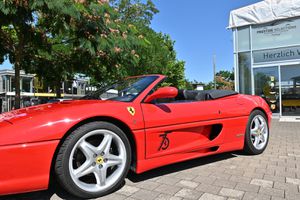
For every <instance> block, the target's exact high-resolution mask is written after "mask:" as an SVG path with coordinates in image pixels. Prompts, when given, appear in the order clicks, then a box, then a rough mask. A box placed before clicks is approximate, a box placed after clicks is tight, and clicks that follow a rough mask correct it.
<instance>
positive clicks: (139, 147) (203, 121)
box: [0, 75, 272, 195]
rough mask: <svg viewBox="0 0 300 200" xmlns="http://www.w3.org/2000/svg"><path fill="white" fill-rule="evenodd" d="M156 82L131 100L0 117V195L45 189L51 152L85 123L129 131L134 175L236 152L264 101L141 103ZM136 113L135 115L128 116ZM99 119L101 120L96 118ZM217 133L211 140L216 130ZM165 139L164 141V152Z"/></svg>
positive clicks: (80, 102)
mask: <svg viewBox="0 0 300 200" xmlns="http://www.w3.org/2000/svg"><path fill="white" fill-rule="evenodd" d="M156 76H157V77H158V78H157V79H156V80H155V81H154V82H153V83H152V84H151V85H150V86H149V87H147V88H146V89H145V90H144V91H143V92H142V93H141V94H140V95H139V96H138V97H137V98H136V99H134V101H132V102H117V101H100V100H77V101H64V102H59V103H53V104H45V105H40V106H34V107H29V108H25V109H20V110H15V111H12V112H9V113H5V114H2V115H0V158H1V160H0V195H4V194H11V193H22V192H28V191H35V190H42V189H46V188H47V187H48V184H49V177H50V169H51V163H52V161H53V159H55V151H56V150H57V149H58V148H59V144H60V142H61V141H62V140H63V138H64V136H65V135H66V134H69V133H70V131H71V130H73V128H74V127H76V126H77V125H78V124H80V123H83V122H84V121H85V120H93V119H98V120H99V119H102V120H107V119H111V120H115V121H118V122H119V123H122V124H124V125H126V126H127V127H128V129H130V134H132V136H133V138H134V143H135V149H133V152H134V154H135V156H134V157H135V158H136V159H135V162H134V163H133V168H134V170H135V172H136V173H142V172H145V171H147V170H150V169H153V168H156V167H160V166H163V165H167V164H171V163H175V162H179V161H184V160H189V159H193V158H197V157H201V156H207V155H212V154H217V153H221V152H226V151H233V150H240V149H242V148H243V146H244V134H245V130H246V125H247V122H248V117H249V114H250V113H251V111H253V110H254V109H261V110H262V111H264V112H265V113H266V115H267V117H268V121H269V123H270V121H271V114H272V113H271V111H270V109H269V107H268V105H267V104H266V102H265V101H264V100H263V99H262V98H260V97H256V96H247V95H233V96H229V97H225V98H221V99H218V100H210V101H195V102H182V103H166V104H150V103H143V100H144V99H145V98H146V97H147V95H148V94H149V92H150V91H151V90H152V89H153V88H154V87H155V86H156V85H157V84H158V83H160V82H161V81H162V80H163V79H164V78H165V77H164V76H161V75H156ZM128 107H133V108H134V109H135V114H134V115H132V114H130V112H128ZM99 117H100V118H99ZM220 127H221V131H220V132H219V133H218V134H217V135H216V137H215V138H213V139H212V138H211V134H212V133H213V132H214V129H215V128H220ZM165 137H167V139H168V140H169V143H168V148H166V149H164V145H166V144H165V143H164V140H165Z"/></svg>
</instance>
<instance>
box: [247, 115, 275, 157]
mask: <svg viewBox="0 0 300 200" xmlns="http://www.w3.org/2000/svg"><path fill="white" fill-rule="evenodd" d="M269 134H270V131H269V125H268V120H267V117H266V115H265V114H264V113H263V112H262V111H260V110H254V111H253V112H252V113H251V114H250V116H249V120H248V124H247V130H246V135H245V144H244V152H245V153H247V154H250V155H258V154H261V153H263V152H264V150H265V149H266V147H267V146H268V142H269Z"/></svg>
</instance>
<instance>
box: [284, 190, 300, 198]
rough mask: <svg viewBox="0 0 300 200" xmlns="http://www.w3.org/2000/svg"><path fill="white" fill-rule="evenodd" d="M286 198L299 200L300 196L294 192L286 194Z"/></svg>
mask: <svg viewBox="0 0 300 200" xmlns="http://www.w3.org/2000/svg"><path fill="white" fill-rule="evenodd" d="M285 198H286V199H291V200H299V199H300V194H299V193H293V192H285Z"/></svg>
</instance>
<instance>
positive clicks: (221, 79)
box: [204, 70, 234, 90]
mask: <svg viewBox="0 0 300 200" xmlns="http://www.w3.org/2000/svg"><path fill="white" fill-rule="evenodd" d="M216 84H217V89H222V90H234V73H233V71H227V70H221V71H219V72H217V73H216ZM213 88H214V83H213V82H209V83H208V84H206V85H205V87H204V89H206V90H210V89H213Z"/></svg>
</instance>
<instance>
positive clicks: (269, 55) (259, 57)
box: [253, 47, 300, 63]
mask: <svg viewBox="0 0 300 200" xmlns="http://www.w3.org/2000/svg"><path fill="white" fill-rule="evenodd" d="M295 59H300V47H290V48H281V49H274V50H263V51H254V52H253V61H254V63H265V62H274V61H284V60H295Z"/></svg>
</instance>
